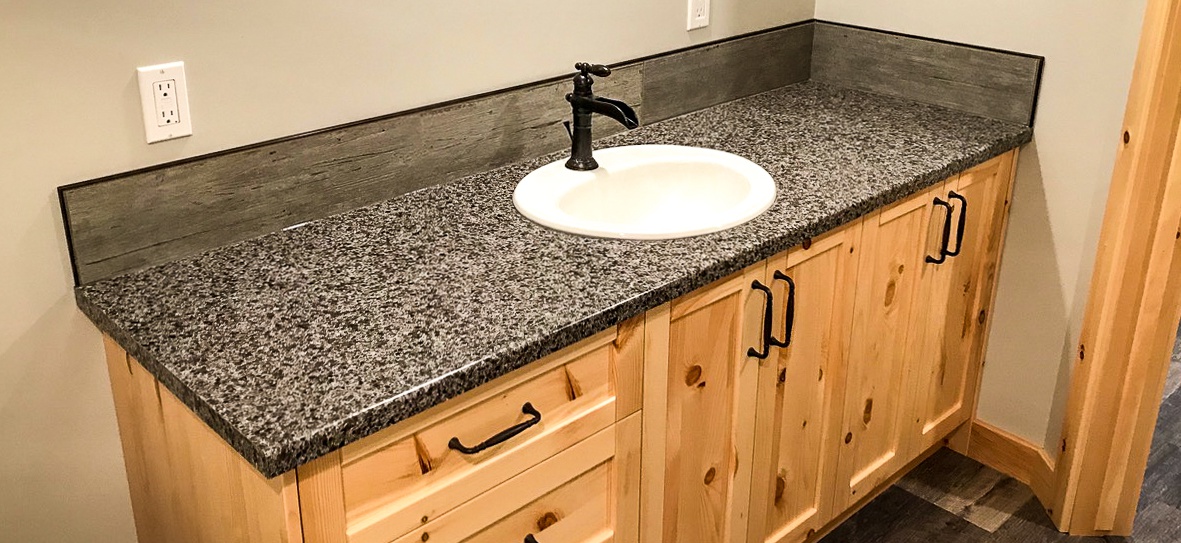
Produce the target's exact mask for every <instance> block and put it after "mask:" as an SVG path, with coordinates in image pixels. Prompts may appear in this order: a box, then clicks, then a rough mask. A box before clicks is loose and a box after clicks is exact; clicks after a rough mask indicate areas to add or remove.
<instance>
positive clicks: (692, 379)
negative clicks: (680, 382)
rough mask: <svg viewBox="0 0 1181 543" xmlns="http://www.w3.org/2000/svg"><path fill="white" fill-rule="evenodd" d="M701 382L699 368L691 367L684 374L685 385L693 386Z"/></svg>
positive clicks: (696, 366)
mask: <svg viewBox="0 0 1181 543" xmlns="http://www.w3.org/2000/svg"><path fill="white" fill-rule="evenodd" d="M699 381H701V366H698V365H696V364H695V365H693V366H692V367H690V368H689V371H687V372H685V385H686V386H693V385H696V384H697V383H698V382H699Z"/></svg>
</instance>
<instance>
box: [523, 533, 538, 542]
mask: <svg viewBox="0 0 1181 543" xmlns="http://www.w3.org/2000/svg"><path fill="white" fill-rule="evenodd" d="M525 543H537V538H536V537H533V534H529V535H527V536H525Z"/></svg>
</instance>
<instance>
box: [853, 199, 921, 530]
mask: <svg viewBox="0 0 1181 543" xmlns="http://www.w3.org/2000/svg"><path fill="white" fill-rule="evenodd" d="M941 190H942V185H939V186H937V187H935V188H933V189H931V190H929V191H926V192H924V193H921V194H919V195H918V196H916V197H912V198H910V199H909V200H906V201H904V202H901V203H899V204H896V205H894V206H892V207H890V208H888V209H885V210H883V211H882V212H880V213H878V214H876V215H871V216H870V217H867V218H866V219H865V220H864V221H863V227H862V234H861V243H860V245H861V257H860V259H859V260H858V271H857V291H856V293H855V297H856V299H855V301H854V309H853V322H852V335H851V338H850V347H849V365H848V371H847V373H848V376H847V379H846V382H845V401H844V412H843V413H842V419H843V423H842V427H841V432H840V433H841V438H840V440H841V445H840V453H839V454H838V458H839V460H838V464H837V478H838V483H837V484H838V488H837V489H836V491H835V493H834V497H833V507H835V508H836V509H837V510H844V509H845V508H846V507H848V506H850V505H852V504H853V503H855V502H856V501H857V500H858V499H860V498H861V496H864V495H866V494H867V493H868V492H869V491H871V490H873V489H874V488H875V487H877V486H878V485H880V484H881V483H883V482H884V481H886V480H887V479H888V478H889V477H890V476H891V475H893V474H894V473H895V472H896V471H897V470H898V469H899V468H901V467H902V466H903V465H905V464H906V449H907V444H906V442H905V441H904V440H903V435H904V434H905V432H904V431H903V425H904V424H905V422H906V421H905V417H906V416H907V415H908V414H907V413H906V408H907V407H908V405H909V401H908V400H909V398H908V395H907V385H908V384H909V381H908V376H907V372H908V370H909V367H908V364H907V361H908V359H909V357H908V354H907V352H906V332H907V326H908V324H909V322H910V315H911V310H912V308H913V306H914V303H913V302H914V293H915V289H916V288H917V286H918V284H919V278H920V265H921V263H922V262H923V259H924V257H925V256H926V255H927V254H936V253H928V251H930V250H932V249H931V247H932V246H933V244H930V243H927V242H926V240H927V239H928V236H927V231H928V224H929V222H930V220H931V216H932V213H933V207H934V206H933V204H932V202H933V199H934V197H935V195H936V194H937V193H938V192H939V191H941Z"/></svg>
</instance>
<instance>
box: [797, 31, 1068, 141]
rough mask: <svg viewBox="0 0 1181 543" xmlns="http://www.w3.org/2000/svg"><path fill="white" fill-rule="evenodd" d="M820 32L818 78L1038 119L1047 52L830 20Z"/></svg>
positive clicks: (815, 53) (992, 114) (1025, 120)
mask: <svg viewBox="0 0 1181 543" xmlns="http://www.w3.org/2000/svg"><path fill="white" fill-rule="evenodd" d="M815 33H816V34H815V40H814V46H813V50H812V77H813V78H814V79H816V80H817V81H823V82H826V83H832V84H835V85H840V86H843V87H849V88H854V89H859V90H864V91H869V92H876V93H880V94H888V95H891V96H897V97H899V98H906V99H909V100H914V101H916V102H925V103H928V104H935V105H940V106H944V107H948V108H951V109H956V110H959V111H964V112H967V113H972V114H975V115H980V116H982V117H989V118H993V119H999V120H1002V121H1009V122H1012V123H1017V124H1030V125H1032V124H1033V114H1034V106H1035V105H1036V100H1037V89H1038V85H1039V83H1040V79H1041V70H1042V65H1043V64H1044V62H1045V61H1044V59H1043V58H1041V57H1037V56H1033V55H1024V54H1018V53H1011V52H1008V51H998V50H993V49H987V48H981V47H973V46H969V45H961V44H954V43H948V42H943V41H937V40H930V39H926V38H918V37H914V36H905V35H901V34H894V33H889V32H881V31H878V30H871V29H865V28H858V27H852V26H846V25H839V24H831V23H824V22H817V23H816V24H815Z"/></svg>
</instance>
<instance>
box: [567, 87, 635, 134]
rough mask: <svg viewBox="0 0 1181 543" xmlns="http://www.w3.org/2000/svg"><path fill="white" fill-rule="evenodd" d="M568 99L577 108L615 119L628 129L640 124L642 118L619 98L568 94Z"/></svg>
mask: <svg viewBox="0 0 1181 543" xmlns="http://www.w3.org/2000/svg"><path fill="white" fill-rule="evenodd" d="M566 101H568V102H570V104H571V105H572V106H574V107H575V108H586V109H588V110H590V111H591V112H593V113H598V114H599V115H603V116H605V117H610V118H612V119H615V121H616V122H618V123H619V124H622V125H623V126H626V127H627V128H628V130H631V129H633V128H636V127H638V126H640V119H639V117H637V116H636V110H634V109H632V107H631V106H629V105H627V104H625V103H623V102H620V101H619V100H612V99H610V98H603V97H602V96H590V97H586V96H576V95H574V94H567V95H566Z"/></svg>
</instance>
